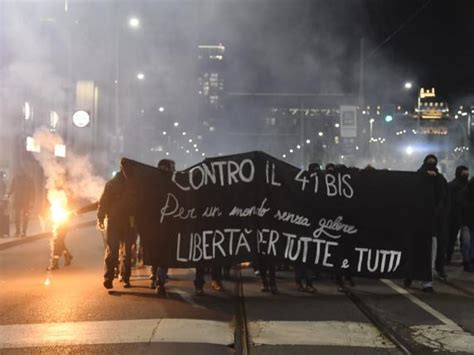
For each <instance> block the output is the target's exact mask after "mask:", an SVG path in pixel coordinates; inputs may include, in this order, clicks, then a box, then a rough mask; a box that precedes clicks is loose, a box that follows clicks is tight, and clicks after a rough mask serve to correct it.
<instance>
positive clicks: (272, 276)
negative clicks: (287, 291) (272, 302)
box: [267, 260, 278, 294]
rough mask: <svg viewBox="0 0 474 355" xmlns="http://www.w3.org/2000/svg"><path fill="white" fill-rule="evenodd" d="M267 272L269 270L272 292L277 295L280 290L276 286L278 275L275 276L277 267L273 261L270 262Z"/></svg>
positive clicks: (269, 282)
mask: <svg viewBox="0 0 474 355" xmlns="http://www.w3.org/2000/svg"><path fill="white" fill-rule="evenodd" d="M267 270H268V284H269V285H270V291H271V292H272V293H273V294H275V293H277V292H278V289H277V286H276V275H275V272H276V266H275V263H274V262H273V261H272V260H268V264H267Z"/></svg>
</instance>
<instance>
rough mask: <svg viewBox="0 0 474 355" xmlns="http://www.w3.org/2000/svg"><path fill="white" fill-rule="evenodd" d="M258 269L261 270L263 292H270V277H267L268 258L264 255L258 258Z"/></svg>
mask: <svg viewBox="0 0 474 355" xmlns="http://www.w3.org/2000/svg"><path fill="white" fill-rule="evenodd" d="M258 270H259V271H260V279H261V280H262V292H268V291H269V288H268V279H267V273H268V269H267V260H266V259H265V257H264V256H260V257H259V258H258Z"/></svg>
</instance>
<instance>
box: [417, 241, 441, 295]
mask: <svg viewBox="0 0 474 355" xmlns="http://www.w3.org/2000/svg"><path fill="white" fill-rule="evenodd" d="M437 250H438V248H437V238H436V237H432V238H431V279H430V280H425V281H423V282H422V286H421V288H422V291H424V292H433V291H434V290H433V275H434V272H435V262H436V253H437Z"/></svg>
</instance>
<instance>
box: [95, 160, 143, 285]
mask: <svg viewBox="0 0 474 355" xmlns="http://www.w3.org/2000/svg"><path fill="white" fill-rule="evenodd" d="M124 164H125V160H124V159H122V160H121V161H120V171H119V172H118V173H117V174H116V175H115V176H114V177H113V178H112V179H111V180H109V181H108V182H107V184H106V185H105V188H104V192H103V193H102V196H101V198H100V200H99V209H98V211H97V224H98V227H99V229H101V230H104V229H105V219H106V218H107V230H106V245H107V246H106V251H105V274H104V283H103V284H104V287H105V288H107V289H111V288H113V279H114V274H115V268H116V267H117V266H118V262H119V248H120V243H121V242H122V243H123V246H124V248H123V253H124V269H123V275H122V281H123V287H124V288H129V287H131V285H130V274H131V270H132V262H131V256H132V255H131V253H132V251H131V249H132V244H133V242H134V241H135V239H136V233H135V230H134V227H135V207H136V194H135V191H134V189H133V187H132V185H131V183H130V181H129V178H128V177H127V175H126V173H125V166H124Z"/></svg>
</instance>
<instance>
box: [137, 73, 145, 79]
mask: <svg viewBox="0 0 474 355" xmlns="http://www.w3.org/2000/svg"><path fill="white" fill-rule="evenodd" d="M137 79H138V80H143V79H145V74H143V73H138V74H137Z"/></svg>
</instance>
